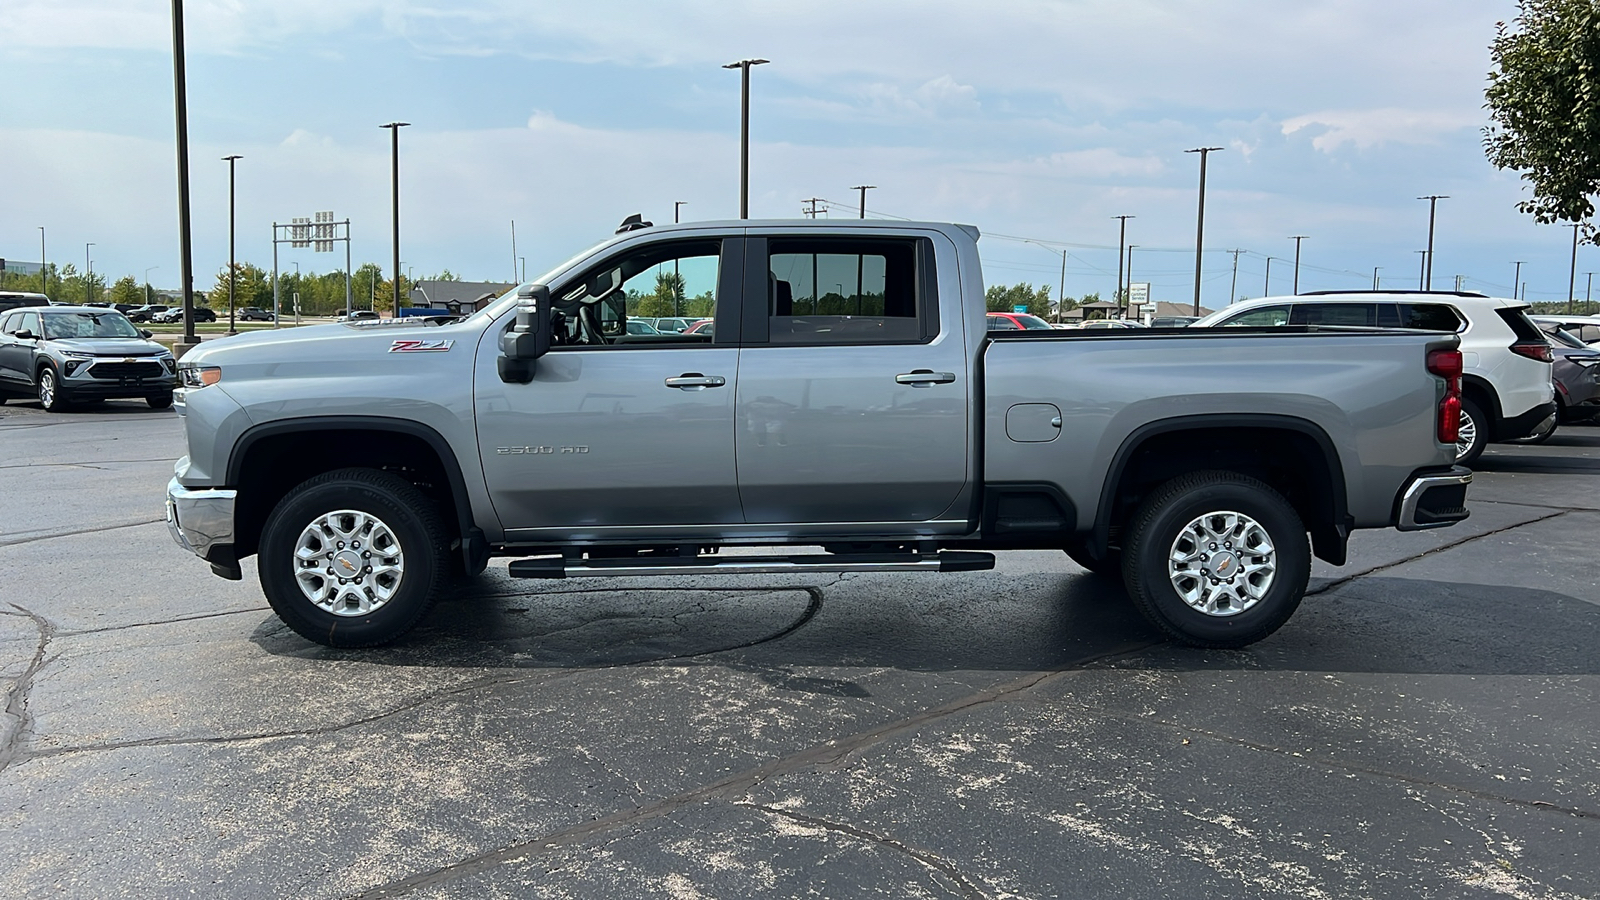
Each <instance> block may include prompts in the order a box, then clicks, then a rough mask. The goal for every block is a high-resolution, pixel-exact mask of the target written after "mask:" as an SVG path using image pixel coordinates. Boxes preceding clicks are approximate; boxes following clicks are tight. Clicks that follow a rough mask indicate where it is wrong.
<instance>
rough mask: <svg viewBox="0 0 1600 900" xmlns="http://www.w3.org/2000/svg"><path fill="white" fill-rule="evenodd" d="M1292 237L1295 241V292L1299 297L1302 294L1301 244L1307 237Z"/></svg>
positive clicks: (1296, 235)
mask: <svg viewBox="0 0 1600 900" xmlns="http://www.w3.org/2000/svg"><path fill="white" fill-rule="evenodd" d="M1290 237H1291V238H1292V239H1293V240H1294V292H1295V295H1296V296H1298V295H1299V294H1300V242H1301V241H1303V240H1305V239H1306V235H1303V234H1295V235H1290Z"/></svg>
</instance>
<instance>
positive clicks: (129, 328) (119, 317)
mask: <svg viewBox="0 0 1600 900" xmlns="http://www.w3.org/2000/svg"><path fill="white" fill-rule="evenodd" d="M44 336H45V340H50V341H57V340H61V339H62V338H136V337H140V336H141V335H140V334H139V329H137V328H134V327H133V323H132V322H129V321H128V317H127V316H125V315H123V314H122V313H119V312H114V311H112V310H106V311H105V312H75V313H56V312H47V313H45V314H44Z"/></svg>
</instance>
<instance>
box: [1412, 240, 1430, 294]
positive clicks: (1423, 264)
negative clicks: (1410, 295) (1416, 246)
mask: <svg viewBox="0 0 1600 900" xmlns="http://www.w3.org/2000/svg"><path fill="white" fill-rule="evenodd" d="M1413 252H1416V253H1421V254H1422V260H1421V261H1420V262H1418V263H1417V290H1419V291H1425V290H1427V289H1428V288H1427V287H1426V285H1427V283H1428V281H1427V279H1428V257H1430V256H1432V255H1433V253H1432V251H1429V250H1416V251H1413Z"/></svg>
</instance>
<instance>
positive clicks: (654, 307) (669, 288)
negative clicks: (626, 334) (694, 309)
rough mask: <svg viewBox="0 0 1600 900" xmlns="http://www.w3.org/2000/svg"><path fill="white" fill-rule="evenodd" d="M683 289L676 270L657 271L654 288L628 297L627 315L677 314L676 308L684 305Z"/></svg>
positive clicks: (654, 315) (678, 308)
mask: <svg viewBox="0 0 1600 900" xmlns="http://www.w3.org/2000/svg"><path fill="white" fill-rule="evenodd" d="M683 290H684V287H683V276H682V275H679V274H678V273H676V272H667V271H661V272H657V273H656V286H655V290H653V291H651V292H650V293H648V294H642V295H639V296H637V297H629V298H628V300H629V302H628V306H629V311H628V315H630V316H648V317H651V318H659V317H661V316H673V315H677V310H680V309H682V308H683V305H684V304H683V300H684V297H683Z"/></svg>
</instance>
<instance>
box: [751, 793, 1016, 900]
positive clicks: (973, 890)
mask: <svg viewBox="0 0 1600 900" xmlns="http://www.w3.org/2000/svg"><path fill="white" fill-rule="evenodd" d="M734 805H735V806H742V807H745V808H747V809H754V810H759V811H760V812H763V813H766V814H767V815H769V816H775V817H778V818H784V819H788V820H790V821H792V822H796V823H798V824H801V825H807V826H810V827H812V828H821V829H823V830H826V831H830V832H833V833H834V834H842V835H844V836H846V837H852V838H855V839H856V840H859V841H863V842H865V843H868V844H872V845H874V846H878V847H883V848H885V849H888V850H892V851H894V852H896V853H900V854H903V855H905V856H909V857H911V858H912V859H914V860H916V861H917V862H919V863H921V864H922V865H924V866H926V867H928V868H929V869H932V870H933V871H934V872H937V873H938V874H940V875H943V876H944V877H945V878H948V879H949V880H950V881H953V882H955V886H956V887H957V888H958V893H959V894H960V895H961V896H963V897H966V898H968V900H989V895H988V894H987V893H985V892H984V891H983V889H982V888H981V887H979V886H978V884H977V882H976V881H975V880H974V879H972V878H969V877H968V876H966V875H964V874H962V872H961V870H960V869H957V868H956V867H955V865H954V864H953V863H951V862H950V861H949V860H947V859H944V858H943V857H941V856H937V855H935V854H934V853H932V852H930V851H928V850H923V849H922V848H920V847H913V846H911V845H910V844H907V843H905V842H903V841H897V840H895V839H894V838H892V837H889V836H887V835H882V834H877V833H876V832H872V831H867V830H866V829H864V828H859V827H857V826H855V825H849V824H846V823H844V822H835V821H833V820H831V819H823V818H819V817H817V816H809V815H805V814H803V813H797V812H794V811H793V810H788V809H778V808H776V807H772V806H765V805H763V804H760V803H735V804H734Z"/></svg>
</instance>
